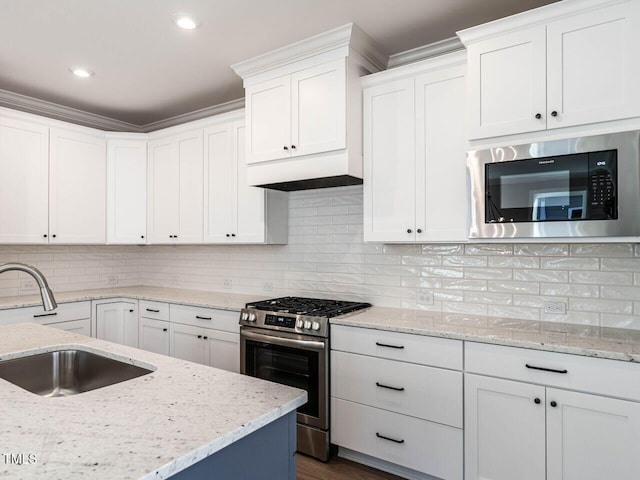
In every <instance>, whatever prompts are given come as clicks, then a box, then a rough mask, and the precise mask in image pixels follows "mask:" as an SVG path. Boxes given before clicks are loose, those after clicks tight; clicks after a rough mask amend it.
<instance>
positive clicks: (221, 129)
mask: <svg viewBox="0 0 640 480" xmlns="http://www.w3.org/2000/svg"><path fill="white" fill-rule="evenodd" d="M233 151H234V145H233V126H232V124H230V123H225V124H222V125H216V126H214V127H210V128H207V129H206V130H205V131H204V156H205V164H204V171H205V182H206V183H205V205H204V209H205V211H204V222H205V225H204V242H205V243H226V242H228V241H230V240H231V233H233V229H234V227H233V221H232V217H233V215H234V212H235V208H234V205H233V197H234V193H235V188H234V173H233V169H234V168H235V163H234V158H233ZM245 168H246V167H245Z"/></svg>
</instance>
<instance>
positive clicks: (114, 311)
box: [96, 302, 138, 347]
mask: <svg viewBox="0 0 640 480" xmlns="http://www.w3.org/2000/svg"><path fill="white" fill-rule="evenodd" d="M96 337H97V338H100V339H102V340H107V341H109V342H114V343H119V344H121V345H128V346H130V347H138V311H137V309H136V305H135V304H134V303H129V302H114V303H101V304H98V305H96Z"/></svg>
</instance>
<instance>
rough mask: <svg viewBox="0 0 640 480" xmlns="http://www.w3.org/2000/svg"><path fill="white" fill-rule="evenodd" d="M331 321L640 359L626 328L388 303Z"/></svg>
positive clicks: (635, 335)
mask: <svg viewBox="0 0 640 480" xmlns="http://www.w3.org/2000/svg"><path fill="white" fill-rule="evenodd" d="M331 323H332V324H333V325H347V326H352V327H362V328H373V329H378V330H387V331H393V332H404V333H413V334H418V335H428V336H432V337H442V338H453V339H457V340H466V341H472V342H482V343H492V344H496V345H506V346H511V347H522V348H532V349H536V350H547V351H550V352H561V353H570V354H575V355H583V356H588V357H598V358H609V359H612V360H623V361H628V362H640V331H637V330H627V329H622V328H607V327H593V326H587V325H573V324H567V323H556V322H536V321H530V320H517V319H512V318H497V317H488V316H481V315H466V314H457V313H455V314H454V313H439V312H426V311H421V310H406V309H400V308H386V307H371V308H369V309H367V310H364V311H361V312H358V313H354V314H351V315H348V316H345V317H339V318H334V319H331Z"/></svg>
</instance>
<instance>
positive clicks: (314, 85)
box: [291, 58, 347, 155]
mask: <svg viewBox="0 0 640 480" xmlns="http://www.w3.org/2000/svg"><path fill="white" fill-rule="evenodd" d="M346 85H347V79H346V59H344V58H341V59H339V60H335V61H332V62H329V63H325V64H323V65H318V66H316V67H312V68H307V69H305V70H302V71H300V72H296V73H294V74H292V75H291V149H292V150H291V154H292V155H310V154H312V153H318V152H328V151H331V150H338V149H342V148H345V147H346V115H347V100H346V98H347V97H346Z"/></svg>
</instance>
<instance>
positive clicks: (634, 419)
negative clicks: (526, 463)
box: [547, 388, 640, 480]
mask: <svg viewBox="0 0 640 480" xmlns="http://www.w3.org/2000/svg"><path fill="white" fill-rule="evenodd" d="M551 402H555V404H554V405H555V407H554V406H553V405H552V404H551ZM638 445H640V403H635V402H627V401H623V400H617V399H613V398H605V397H600V396H596V395H587V394H581V393H575V392H568V391H565V390H557V389H553V388H548V389H547V479H548V480H601V479H603V478H611V479H613V478H615V479H616V480H636V479H637V478H638V475H639V472H640V456H639V455H638Z"/></svg>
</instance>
